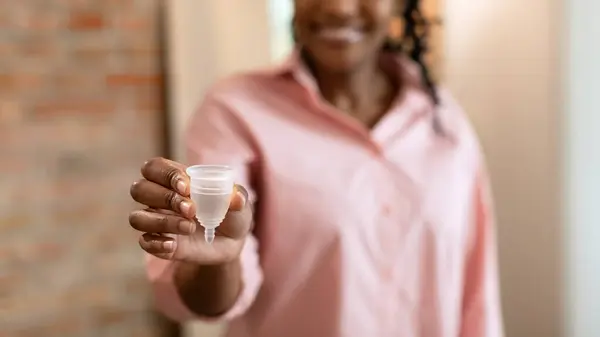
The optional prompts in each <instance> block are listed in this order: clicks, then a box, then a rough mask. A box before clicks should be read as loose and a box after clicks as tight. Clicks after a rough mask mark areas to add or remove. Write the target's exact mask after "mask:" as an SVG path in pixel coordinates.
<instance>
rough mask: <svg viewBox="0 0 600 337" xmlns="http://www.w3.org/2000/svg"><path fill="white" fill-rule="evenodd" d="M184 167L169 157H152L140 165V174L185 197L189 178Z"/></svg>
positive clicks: (187, 193)
mask: <svg viewBox="0 0 600 337" xmlns="http://www.w3.org/2000/svg"><path fill="white" fill-rule="evenodd" d="M185 168H186V167H185V165H183V164H181V163H178V162H175V161H172V160H169V159H165V158H153V159H150V160H149V161H147V162H146V163H145V164H144V166H142V176H143V177H144V178H146V180H149V181H152V182H154V183H157V184H159V185H162V186H164V187H166V188H169V189H172V190H174V191H176V192H177V193H179V194H181V195H182V196H184V197H187V196H189V189H188V186H189V178H188V176H187V174H185Z"/></svg>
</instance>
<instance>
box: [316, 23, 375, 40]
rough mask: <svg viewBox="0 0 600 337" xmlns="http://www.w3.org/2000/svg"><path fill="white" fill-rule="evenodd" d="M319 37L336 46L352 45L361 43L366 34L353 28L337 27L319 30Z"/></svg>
mask: <svg viewBox="0 0 600 337" xmlns="http://www.w3.org/2000/svg"><path fill="white" fill-rule="evenodd" d="M317 36H318V37H319V38H320V39H322V40H324V41H327V42H330V43H334V44H352V43H357V42H360V40H362V39H363V37H364V33H363V32H362V30H360V29H357V28H353V27H335V28H321V29H319V30H318V32H317Z"/></svg>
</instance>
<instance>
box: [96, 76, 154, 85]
mask: <svg viewBox="0 0 600 337" xmlns="http://www.w3.org/2000/svg"><path fill="white" fill-rule="evenodd" d="M160 81H161V76H160V75H154V74H152V75H138V74H117V75H108V76H107V77H106V84H107V85H109V86H139V85H148V84H157V83H160Z"/></svg>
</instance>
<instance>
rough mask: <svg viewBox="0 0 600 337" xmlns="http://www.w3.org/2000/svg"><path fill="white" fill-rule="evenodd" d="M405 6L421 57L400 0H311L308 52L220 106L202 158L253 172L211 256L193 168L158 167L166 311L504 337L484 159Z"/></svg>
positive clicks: (213, 102)
mask: <svg viewBox="0 0 600 337" xmlns="http://www.w3.org/2000/svg"><path fill="white" fill-rule="evenodd" d="M401 5H402V6H403V8H404V12H403V17H404V20H405V25H406V26H405V30H404V34H405V38H404V40H403V41H401V42H402V43H401V45H403V46H405V47H406V48H405V50H406V53H407V54H406V55H407V57H404V56H402V55H401V54H402V53H401V52H393V51H391V49H393V48H390V45H391V44H390V41H387V40H388V39H387V31H388V27H389V25H390V23H391V21H392V19H393V17H394V14H395V13H396V12H397V10H396V9H397V8H396V7H395V4H394V1H393V0H335V1H334V0H331V1H323V0H296V1H295V16H294V33H295V37H296V39H297V43H298V50H299V52H297V53H295V54H294V55H292V56H291V58H290V60H289V61H288V62H287V63H285V64H284V65H282V66H280V67H278V68H276V69H270V70H262V71H255V72H251V73H247V74H241V75H238V76H235V77H232V78H229V79H226V80H224V81H222V82H220V83H219V84H217V85H216V86H215V87H214V88H213V89H212V90H211V91H210V93H208V95H207V96H206V98H205V100H204V102H203V104H202V105H201V107H200V108H199V110H198V111H197V113H196V114H195V115H194V117H193V119H192V120H191V122H190V128H189V132H188V135H187V136H188V137H187V150H188V154H189V158H188V159H189V162H190V163H191V164H200V163H202V164H227V165H231V166H233V167H234V168H235V169H236V170H237V172H238V173H239V180H238V184H239V185H237V188H236V191H235V193H234V195H233V197H232V202H231V206H230V211H229V212H228V215H227V217H226V219H225V220H224V222H223V223H222V224H221V226H220V227H219V228H218V236H217V238H216V239H215V241H214V243H213V244H212V245H209V244H206V243H205V242H204V238H203V233H202V228H201V227H200V226H198V225H197V224H196V223H194V221H192V219H193V218H194V207H193V204H192V202H191V200H190V199H189V185H188V183H189V180H188V178H187V176H186V175H185V173H184V169H185V166H184V165H182V164H179V163H175V162H172V161H168V160H166V159H154V160H150V161H149V162H147V163H146V164H145V165H144V167H143V168H142V175H143V178H142V179H141V180H140V181H139V182H137V183H135V184H134V185H133V186H132V189H131V193H132V196H133V198H134V199H135V200H136V201H138V202H140V203H142V204H144V205H147V206H148V209H146V210H142V211H136V212H133V213H132V214H131V215H130V224H131V226H133V228H135V229H136V230H139V231H141V232H142V233H144V234H142V236H141V238H140V245H141V247H142V249H144V250H145V251H146V252H147V253H148V271H149V276H150V280H151V281H152V283H153V285H154V287H155V291H156V296H157V302H158V305H159V307H160V308H161V309H162V310H163V311H164V313H165V314H167V315H168V316H170V317H172V318H173V319H176V320H179V321H183V320H189V319H206V320H218V319H220V320H227V321H230V322H231V324H230V325H229V330H228V336H231V337H241V336H248V337H259V336H260V337H295V336H302V337H305V336H311V337H338V336H339V337H341V336H344V337H368V336H369V337H370V336H377V337H387V336H390V337H391V336H398V337H499V336H502V334H503V332H502V324H501V315H500V308H499V298H498V285H497V280H496V277H497V276H496V260H495V247H494V245H495V242H494V234H493V219H492V214H491V205H490V202H489V199H488V194H489V190H488V185H487V181H486V174H485V170H484V165H483V162H482V155H481V153H480V149H479V146H478V143H477V139H476V136H475V135H474V133H473V131H472V130H471V127H470V126H469V123H468V121H467V120H466V118H465V116H464V115H463V113H462V112H461V110H460V108H459V107H458V106H457V105H456V104H455V103H454V102H453V101H452V99H451V98H450V97H449V95H448V94H446V93H445V92H443V91H441V90H440V89H437V88H434V87H433V85H432V83H431V81H430V80H429V77H428V75H427V71H426V67H425V66H424V65H423V62H422V60H421V57H422V51H423V50H422V49H423V48H422V47H423V45H422V42H423V41H422V37H421V36H419V35H418V34H416V33H417V32H418V31H419V29H417V28H418V27H416V23H418V22H419V21H420V20H421V19H420V18H421V16H420V12H419V9H418V1H411V0H408V1H406V2H405V3H403V4H401ZM410 59H412V60H410Z"/></svg>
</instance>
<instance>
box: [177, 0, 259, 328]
mask: <svg viewBox="0 0 600 337" xmlns="http://www.w3.org/2000/svg"><path fill="white" fill-rule="evenodd" d="M167 3H168V5H167V6H168V11H169V14H168V18H169V24H168V26H169V39H170V46H169V49H170V54H171V55H170V57H171V59H170V67H171V76H170V87H171V92H172V94H171V108H172V111H173V116H172V117H173V118H172V120H171V121H172V129H173V130H172V131H173V132H172V134H173V135H175V136H174V137H175V138H174V139H173V153H174V154H175V157H176V158H177V159H179V160H184V153H183V146H182V143H181V135H182V134H183V130H184V129H185V123H186V121H187V119H188V117H189V115H190V114H191V113H192V112H193V110H194V109H195V107H196V106H197V105H198V103H199V101H200V99H201V98H202V95H203V93H204V91H205V90H206V89H207V88H208V87H209V86H210V85H211V84H212V83H213V82H214V81H215V80H216V79H218V78H220V77H222V76H225V75H227V74H230V73H232V72H235V71H239V70H242V69H247V68H252V67H257V66H263V65H266V64H268V63H270V58H271V49H270V30H269V16H268V2H267V1H266V0H218V1H209V0H176V1H169V2H167ZM238 14H239V15H238ZM220 330H221V329H220V326H218V325H210V324H203V323H194V324H188V325H187V326H186V335H188V336H202V337H212V336H217V335H218V333H219V331H220Z"/></svg>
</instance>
